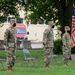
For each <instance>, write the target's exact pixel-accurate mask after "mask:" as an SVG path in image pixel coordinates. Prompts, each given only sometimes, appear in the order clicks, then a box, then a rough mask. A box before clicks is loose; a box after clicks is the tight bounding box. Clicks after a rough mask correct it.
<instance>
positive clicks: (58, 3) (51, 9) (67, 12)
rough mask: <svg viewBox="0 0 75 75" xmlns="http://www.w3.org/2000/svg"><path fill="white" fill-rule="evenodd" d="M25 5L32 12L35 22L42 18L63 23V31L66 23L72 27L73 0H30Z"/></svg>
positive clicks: (32, 18) (31, 16)
mask: <svg viewBox="0 0 75 75" xmlns="http://www.w3.org/2000/svg"><path fill="white" fill-rule="evenodd" d="M25 7H27V10H28V11H30V12H31V14H30V15H29V18H30V19H31V21H32V22H33V23H35V22H37V21H38V20H39V19H41V18H42V19H44V20H45V21H46V22H47V21H50V20H53V21H54V22H55V23H59V24H60V25H61V30H62V32H63V30H64V26H65V25H67V26H70V27H71V23H72V8H73V0H28V2H27V4H26V6H25Z"/></svg>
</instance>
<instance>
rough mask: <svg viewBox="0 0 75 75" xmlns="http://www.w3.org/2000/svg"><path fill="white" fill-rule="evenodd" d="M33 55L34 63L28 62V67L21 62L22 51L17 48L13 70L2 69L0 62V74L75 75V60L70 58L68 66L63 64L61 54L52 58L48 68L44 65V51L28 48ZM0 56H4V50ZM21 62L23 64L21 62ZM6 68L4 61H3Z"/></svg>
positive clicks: (0, 52)
mask: <svg viewBox="0 0 75 75" xmlns="http://www.w3.org/2000/svg"><path fill="white" fill-rule="evenodd" d="M30 52H31V54H32V56H33V57H35V58H36V60H35V65H34V64H33V63H31V62H30V67H28V65H27V64H26V62H25V63H23V53H22V51H21V50H17V52H16V54H17V58H16V63H15V66H14V67H13V69H14V70H15V72H12V73H11V72H8V71H6V70H4V69H2V67H1V64H0V75H75V61H73V60H70V61H69V66H67V67H66V66H64V65H63V63H62V55H58V56H57V57H56V58H53V60H52V62H51V64H50V69H46V68H45V67H44V61H43V60H44V51H43V50H30ZM0 57H3V58H5V57H6V55H5V51H4V50H2V51H0ZM22 63H23V64H22ZM3 64H4V66H5V69H6V62H3ZM21 64H22V65H21Z"/></svg>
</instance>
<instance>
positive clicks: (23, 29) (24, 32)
mask: <svg viewBox="0 0 75 75" xmlns="http://www.w3.org/2000/svg"><path fill="white" fill-rule="evenodd" d="M16 32H17V34H26V29H25V28H16Z"/></svg>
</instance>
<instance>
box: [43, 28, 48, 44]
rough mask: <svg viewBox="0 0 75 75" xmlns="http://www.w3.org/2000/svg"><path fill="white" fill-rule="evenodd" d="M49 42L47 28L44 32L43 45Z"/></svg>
mask: <svg viewBox="0 0 75 75" xmlns="http://www.w3.org/2000/svg"><path fill="white" fill-rule="evenodd" d="M47 42H48V30H47V29H46V30H45V31H44V33H43V45H46V44H47Z"/></svg>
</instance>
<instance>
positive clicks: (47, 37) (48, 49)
mask: <svg viewBox="0 0 75 75" xmlns="http://www.w3.org/2000/svg"><path fill="white" fill-rule="evenodd" d="M52 28H54V25H53V24H52V23H51V22H49V23H48V28H47V29H45V31H44V33H43V45H44V62H45V68H49V63H50V62H51V58H52V53H53V47H54V33H53V29H52Z"/></svg>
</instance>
